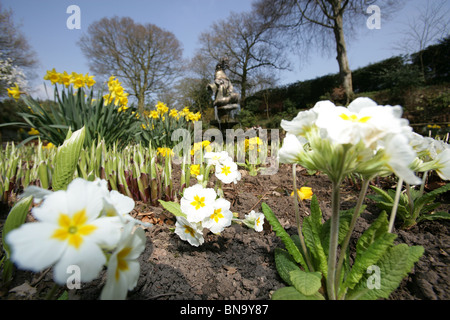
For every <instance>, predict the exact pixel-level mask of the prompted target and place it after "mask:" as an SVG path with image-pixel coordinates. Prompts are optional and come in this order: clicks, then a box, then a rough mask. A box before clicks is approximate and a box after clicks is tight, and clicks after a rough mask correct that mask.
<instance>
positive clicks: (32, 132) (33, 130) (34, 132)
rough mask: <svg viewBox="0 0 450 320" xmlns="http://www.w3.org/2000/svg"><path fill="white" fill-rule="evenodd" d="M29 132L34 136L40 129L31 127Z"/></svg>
mask: <svg viewBox="0 0 450 320" xmlns="http://www.w3.org/2000/svg"><path fill="white" fill-rule="evenodd" d="M28 134H29V135H32V136H35V135H38V134H39V131H38V130H36V129H35V128H31V130H30V131H28Z"/></svg>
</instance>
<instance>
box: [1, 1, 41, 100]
mask: <svg viewBox="0 0 450 320" xmlns="http://www.w3.org/2000/svg"><path fill="white" fill-rule="evenodd" d="M0 61H3V62H4V64H3V65H2V66H3V67H4V68H2V71H1V72H9V73H11V76H12V78H14V70H15V71H22V70H23V71H24V75H25V76H26V78H28V79H30V78H33V77H34V76H35V74H34V69H35V67H36V66H37V63H38V60H37V58H36V53H35V52H34V51H33V50H32V48H31V46H30V45H29V43H28V41H27V39H26V38H25V36H24V35H23V33H22V32H21V31H20V26H18V25H17V24H15V23H14V21H13V12H12V11H11V10H4V9H3V8H2V7H1V4H0ZM4 69H8V70H4ZM2 76H4V75H2V74H0V78H3V77H2ZM22 83H25V81H22ZM4 85H6V84H5V83H0V87H3V86H4ZM8 85H9V84H8ZM1 91H2V92H1V93H0V94H3V92H4V90H3V88H2V90H1Z"/></svg>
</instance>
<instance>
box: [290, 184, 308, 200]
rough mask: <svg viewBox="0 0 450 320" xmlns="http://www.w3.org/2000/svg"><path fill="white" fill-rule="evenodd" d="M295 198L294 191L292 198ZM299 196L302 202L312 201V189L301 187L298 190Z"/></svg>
mask: <svg viewBox="0 0 450 320" xmlns="http://www.w3.org/2000/svg"><path fill="white" fill-rule="evenodd" d="M293 196H294V191H292V193H291V197H293ZM297 196H298V199H299V200H300V201H303V200H310V199H311V198H312V196H313V192H312V188H310V187H301V188H300V189H297Z"/></svg>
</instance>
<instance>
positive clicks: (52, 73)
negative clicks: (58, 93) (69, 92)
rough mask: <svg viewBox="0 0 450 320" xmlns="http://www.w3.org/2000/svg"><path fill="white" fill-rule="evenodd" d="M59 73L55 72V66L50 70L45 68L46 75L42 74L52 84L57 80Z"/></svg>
mask: <svg viewBox="0 0 450 320" xmlns="http://www.w3.org/2000/svg"><path fill="white" fill-rule="evenodd" d="M59 77H60V73H59V72H56V70H55V68H53V69H52V70H47V73H46V75H45V76H44V80H50V82H51V83H52V85H54V84H56V83H58V82H59Z"/></svg>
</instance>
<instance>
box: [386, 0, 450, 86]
mask: <svg viewBox="0 0 450 320" xmlns="http://www.w3.org/2000/svg"><path fill="white" fill-rule="evenodd" d="M446 2H447V1H446V0H440V1H439V0H431V1H430V0H427V1H424V3H423V4H424V5H421V6H420V7H417V8H416V10H415V11H416V12H417V15H415V16H413V17H409V19H408V20H407V22H406V23H405V25H404V28H402V29H401V31H400V33H401V34H402V35H403V38H402V41H401V42H399V43H398V44H396V45H395V46H394V47H395V49H397V50H399V51H401V52H403V53H404V54H408V55H415V56H416V57H417V58H418V60H419V63H420V69H421V72H422V78H423V79H422V80H423V81H425V78H426V70H425V64H424V59H423V55H424V52H425V49H426V48H427V47H428V46H430V45H431V44H434V43H436V42H438V41H439V40H442V39H444V38H445V37H447V36H448V35H449V32H450V21H449V19H448V17H449V14H450V10H449V9H448V8H446Z"/></svg>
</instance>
